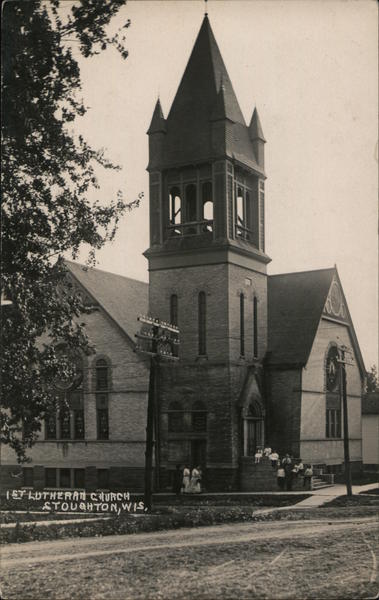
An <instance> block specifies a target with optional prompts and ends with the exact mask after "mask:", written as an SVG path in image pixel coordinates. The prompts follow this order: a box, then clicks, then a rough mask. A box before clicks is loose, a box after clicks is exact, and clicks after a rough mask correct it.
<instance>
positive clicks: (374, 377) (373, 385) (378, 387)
mask: <svg viewBox="0 0 379 600" xmlns="http://www.w3.org/2000/svg"><path fill="white" fill-rule="evenodd" d="M366 389H367V392H379V382H378V370H377V368H376V365H372V367H371V369H370V371H368V372H367V386H366Z"/></svg>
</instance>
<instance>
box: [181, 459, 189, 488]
mask: <svg viewBox="0 0 379 600" xmlns="http://www.w3.org/2000/svg"><path fill="white" fill-rule="evenodd" d="M189 487H190V470H189V468H188V467H187V465H185V467H184V469H183V481H182V491H183V494H188V492H189Z"/></svg>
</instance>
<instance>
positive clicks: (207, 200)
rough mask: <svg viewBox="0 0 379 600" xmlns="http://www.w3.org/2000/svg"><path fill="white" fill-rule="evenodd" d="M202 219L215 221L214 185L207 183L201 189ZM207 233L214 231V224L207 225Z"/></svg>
mask: <svg viewBox="0 0 379 600" xmlns="http://www.w3.org/2000/svg"><path fill="white" fill-rule="evenodd" d="M201 203H202V219H203V220H204V221H213V198H212V183H211V182H210V181H206V182H204V183H203V185H202V188H201ZM205 227H206V231H212V224H211V223H207V224H206V226H205Z"/></svg>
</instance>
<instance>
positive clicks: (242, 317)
mask: <svg viewBox="0 0 379 600" xmlns="http://www.w3.org/2000/svg"><path fill="white" fill-rule="evenodd" d="M240 355H241V356H245V296H244V295H243V294H242V293H241V294H240Z"/></svg>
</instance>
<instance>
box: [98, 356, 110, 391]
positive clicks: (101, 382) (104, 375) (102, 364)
mask: <svg viewBox="0 0 379 600" xmlns="http://www.w3.org/2000/svg"><path fill="white" fill-rule="evenodd" d="M107 389H108V364H107V361H106V360H104V359H103V358H99V360H97V361H96V390H107Z"/></svg>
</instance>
